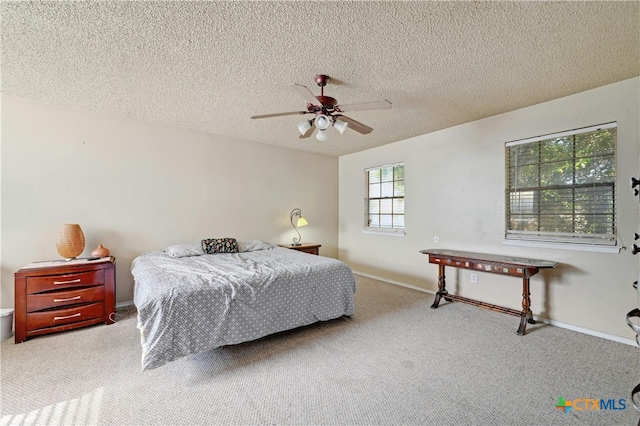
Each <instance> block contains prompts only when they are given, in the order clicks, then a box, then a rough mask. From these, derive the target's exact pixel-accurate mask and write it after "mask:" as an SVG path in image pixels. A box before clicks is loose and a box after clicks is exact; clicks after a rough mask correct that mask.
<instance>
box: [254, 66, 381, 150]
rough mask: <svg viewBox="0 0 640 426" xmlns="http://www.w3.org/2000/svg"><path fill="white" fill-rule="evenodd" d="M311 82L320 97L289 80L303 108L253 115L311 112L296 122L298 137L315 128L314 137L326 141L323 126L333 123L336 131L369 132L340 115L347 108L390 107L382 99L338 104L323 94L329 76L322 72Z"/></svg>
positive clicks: (370, 130)
mask: <svg viewBox="0 0 640 426" xmlns="http://www.w3.org/2000/svg"><path fill="white" fill-rule="evenodd" d="M315 82H316V84H317V85H318V86H320V96H315V95H314V94H313V93H311V91H310V90H309V89H307V87H306V86H303V85H301V84H296V83H289V85H290V86H291V87H292V88H293V89H294V90H295V91H296V92H298V93H299V94H300V96H302V98H303V99H304V100H305V101H307V110H306V111H292V112H278V113H275V114H264V115H254V116H253V117H251V118H253V119H256V118H272V117H282V116H285V115H303V114H314V115H315V117H313V118H312V119H310V120H305V121H302V122H300V123H298V130H299V131H300V139H303V138H308V137H309V136H311V134H312V133H313V131H314V130H315V129H317V130H318V132H317V133H316V139H318V140H319V141H325V140H327V129H328V128H329V127H330V126H333V127H334V128H335V129H336V130H337V131H338V132H340V134H343V133H344V131H345V130H346V129H347V127H348V128H350V129H351V130H355V131H356V132H358V133H360V134H363V135H366V134H367V133H371V132H372V131H373V129H372V128H371V127H369V126H367V125H365V124H362V123H360V122H359V121H356V120H354V119H353V118H349V117H347V116H346V115H343V114H342V113H343V112H351V111H370V110H376V109H390V108H391V102H389V101H387V100H386V99H384V100H381V101H371V102H360V103H353V104H343V105H338V101H337V100H336V99H335V98H332V97H330V96H325V95H324V86H326V85H327V83H328V82H329V76H328V75H324V74H318V75H316V77H315Z"/></svg>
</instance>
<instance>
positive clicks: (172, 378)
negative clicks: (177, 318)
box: [0, 276, 640, 425]
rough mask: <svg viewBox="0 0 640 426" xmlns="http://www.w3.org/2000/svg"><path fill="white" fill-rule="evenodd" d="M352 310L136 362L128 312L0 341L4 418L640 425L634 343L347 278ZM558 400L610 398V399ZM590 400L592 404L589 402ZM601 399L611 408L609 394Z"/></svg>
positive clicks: (639, 358)
mask: <svg viewBox="0 0 640 426" xmlns="http://www.w3.org/2000/svg"><path fill="white" fill-rule="evenodd" d="M356 280H357V292H356V314H355V316H354V317H352V318H342V319H338V320H334V321H330V322H326V323H319V324H315V325H312V326H309V327H305V328H301V329H297V330H292V331H288V332H284V333H280V334H277V335H274V336H269V337H266V338H263V339H260V340H258V341H254V342H249V343H244V344H241V345H236V346H230V347H225V348H219V349H216V350H212V351H210V352H207V353H203V354H198V355H193V356H190V357H186V358H183V359H181V360H178V361H174V362H172V363H169V364H167V365H165V366H163V367H160V368H158V369H155V370H149V371H146V372H144V373H143V372H141V371H140V345H139V334H138V330H137V329H136V322H135V312H134V311H133V310H132V309H128V310H127V309H124V310H120V311H119V312H118V313H117V316H116V319H117V322H116V323H115V324H113V325H109V326H105V325H98V326H94V327H89V328H84V329H80V330H75V331H71V332H66V333H61V334H57V335H49V336H43V337H38V338H34V339H31V340H28V341H27V342H24V343H21V344H19V345H15V344H14V343H13V340H12V339H9V340H5V341H4V342H2V344H1V346H0V351H1V352H0V355H1V361H0V368H1V373H0V385H1V392H2V393H1V399H0V403H1V405H0V410H1V416H0V424H2V425H22V424H38V425H41V424H63V425H71V424H100V425H211V424H261V425H262V424H317V425H334V424H336V425H338V424H345V425H359V424H366V425H392V424H393V425H398V424H405V425H415V424H425V425H449V424H450V425H460V424H464V425H515V424H518V425H636V424H637V423H638V417H639V416H640V413H638V412H637V411H636V410H635V409H634V408H633V406H632V404H631V400H630V392H631V389H632V388H633V386H635V384H637V383H638V381H640V348H637V347H633V346H629V345H624V344H621V343H615V342H611V341H607V340H604V339H600V338H597V337H592V336H587V335H584V334H580V333H576V332H573V331H570V330H565V329H560V328H556V327H552V326H548V325H544V324H536V325H529V326H528V328H527V335H526V336H524V337H521V336H517V335H516V333H515V330H516V329H517V326H518V321H519V320H518V318H516V317H513V316H509V315H504V314H500V313H496V312H492V311H489V310H485V309H481V308H477V307H473V306H469V305H465V304H462V303H450V304H446V303H445V304H441V306H440V308H438V309H435V310H434V309H430V308H429V306H430V304H431V302H432V300H433V296H432V295H429V294H425V293H422V292H418V291H414V290H411V289H406V288H402V287H397V286H393V285H390V284H386V283H382V282H379V281H376V280H372V279H368V278H363V277H360V276H356ZM559 397H563V398H564V399H565V400H567V401H575V400H576V399H578V398H580V399H590V400H600V399H604V400H606V401H609V400H610V399H613V400H615V402H616V405H615V407H616V408H621V401H620V400H621V399H622V400H624V401H623V402H624V405H625V406H626V408H625V409H620V410H617V409H616V410H613V409H607V410H602V409H601V410H591V409H582V410H578V409H577V408H582V406H581V405H580V404H582V403H581V402H580V401H575V402H576V403H578V405H577V407H575V408H574V409H571V410H569V411H568V412H567V413H564V412H563V411H562V410H559V409H557V408H556V407H555V405H556V404H557V403H558V398H559ZM587 406H588V407H589V405H587ZM608 408H612V406H611V405H609V406H608Z"/></svg>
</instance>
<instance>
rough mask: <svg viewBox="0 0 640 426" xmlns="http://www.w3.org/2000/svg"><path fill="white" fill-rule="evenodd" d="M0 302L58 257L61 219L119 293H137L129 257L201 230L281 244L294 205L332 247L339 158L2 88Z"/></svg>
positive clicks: (330, 252)
mask: <svg viewBox="0 0 640 426" xmlns="http://www.w3.org/2000/svg"><path fill="white" fill-rule="evenodd" d="M1 101H2V178H1V179H2V180H1V184H2V192H1V195H2V206H1V207H2V216H1V220H2V222H1V223H2V232H1V242H2V245H1V253H2V256H1V258H0V265H1V268H2V282H1V285H0V288H1V291H2V295H1V306H3V307H13V296H14V295H13V273H14V272H15V271H17V270H18V269H20V268H21V267H22V266H24V265H26V264H28V263H30V262H32V261H36V260H49V259H59V258H60V256H59V255H58V253H57V252H56V248H55V241H56V236H57V232H58V228H59V226H60V225H61V224H63V223H79V224H80V226H81V227H82V229H83V231H84V234H85V239H86V246H85V251H84V253H83V256H88V255H89V254H90V252H91V250H92V249H94V248H95V247H96V246H97V245H98V244H103V245H104V246H105V247H107V248H108V249H110V250H111V254H112V255H114V256H115V257H116V258H117V261H116V262H117V263H116V268H117V275H116V277H117V283H116V285H117V294H116V300H117V302H119V303H122V302H127V301H131V300H132V299H133V277H132V276H131V273H130V266H131V261H132V260H133V258H135V257H136V256H137V255H139V254H141V253H144V252H146V251H150V250H162V249H163V248H164V247H166V246H167V245H170V244H178V243H190V242H193V243H199V242H200V240H201V239H203V238H209V237H225V236H226V237H235V238H238V239H260V240H263V241H268V242H271V243H289V242H291V239H292V238H293V236H294V234H295V232H294V230H293V228H292V227H291V223H290V222H289V213H290V212H291V210H292V209H293V208H294V207H299V208H300V209H302V213H303V215H304V217H305V218H306V219H307V220H308V222H309V226H306V227H304V228H302V229H301V233H302V237H303V241H305V242H317V243H320V244H322V248H321V249H320V250H321V254H322V255H324V256H330V257H337V254H338V247H337V241H338V237H337V235H338V234H337V229H338V219H337V216H338V206H337V200H338V188H337V183H338V159H337V158H335V157H329V156H323V155H318V154H310V153H305V152H302V151H297V150H291V149H284V148H279V147H274V146H270V145H265V144H258V143H252V142H247V141H240V140H233V139H229V138H225V137H220V136H214V135H210V134H205V133H201V132H195V131H190V130H185V129H178V128H173V127H170V126H163V125H156V124H151V123H141V122H134V121H129V120H124V119H118V118H113V117H108V116H104V115H100V114H95V113H91V112H86V111H78V110H72V109H67V108H61V107H56V106H49V105H44V104H40V103H36V102H31V101H26V100H22V99H18V98H15V97H11V96H7V95H3V96H2V98H1Z"/></svg>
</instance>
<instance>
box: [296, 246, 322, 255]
mask: <svg viewBox="0 0 640 426" xmlns="http://www.w3.org/2000/svg"><path fill="white" fill-rule="evenodd" d="M297 250H298V251H300V252H302V253H309V254H318V248H317V247H309V248H299V249H297Z"/></svg>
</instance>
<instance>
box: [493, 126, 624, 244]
mask: <svg viewBox="0 0 640 426" xmlns="http://www.w3.org/2000/svg"><path fill="white" fill-rule="evenodd" d="M616 137H617V125H616V123H607V124H603V125H598V126H592V127H587V128H582V129H576V130H571V131H567V132H562V133H556V134H552V135H545V136H540V137H536V138H531V139H525V140H520V141H513V142H509V143H507V144H506V146H505V151H506V155H505V157H506V167H505V169H506V191H505V196H506V199H505V210H506V215H505V222H506V224H505V229H506V232H505V234H506V235H505V238H506V239H507V240H509V239H510V240H525V241H544V242H552V243H572V244H575V243H579V244H593V245H615V244H616V213H615V210H616V209H615V204H616V155H615V151H616Z"/></svg>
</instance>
